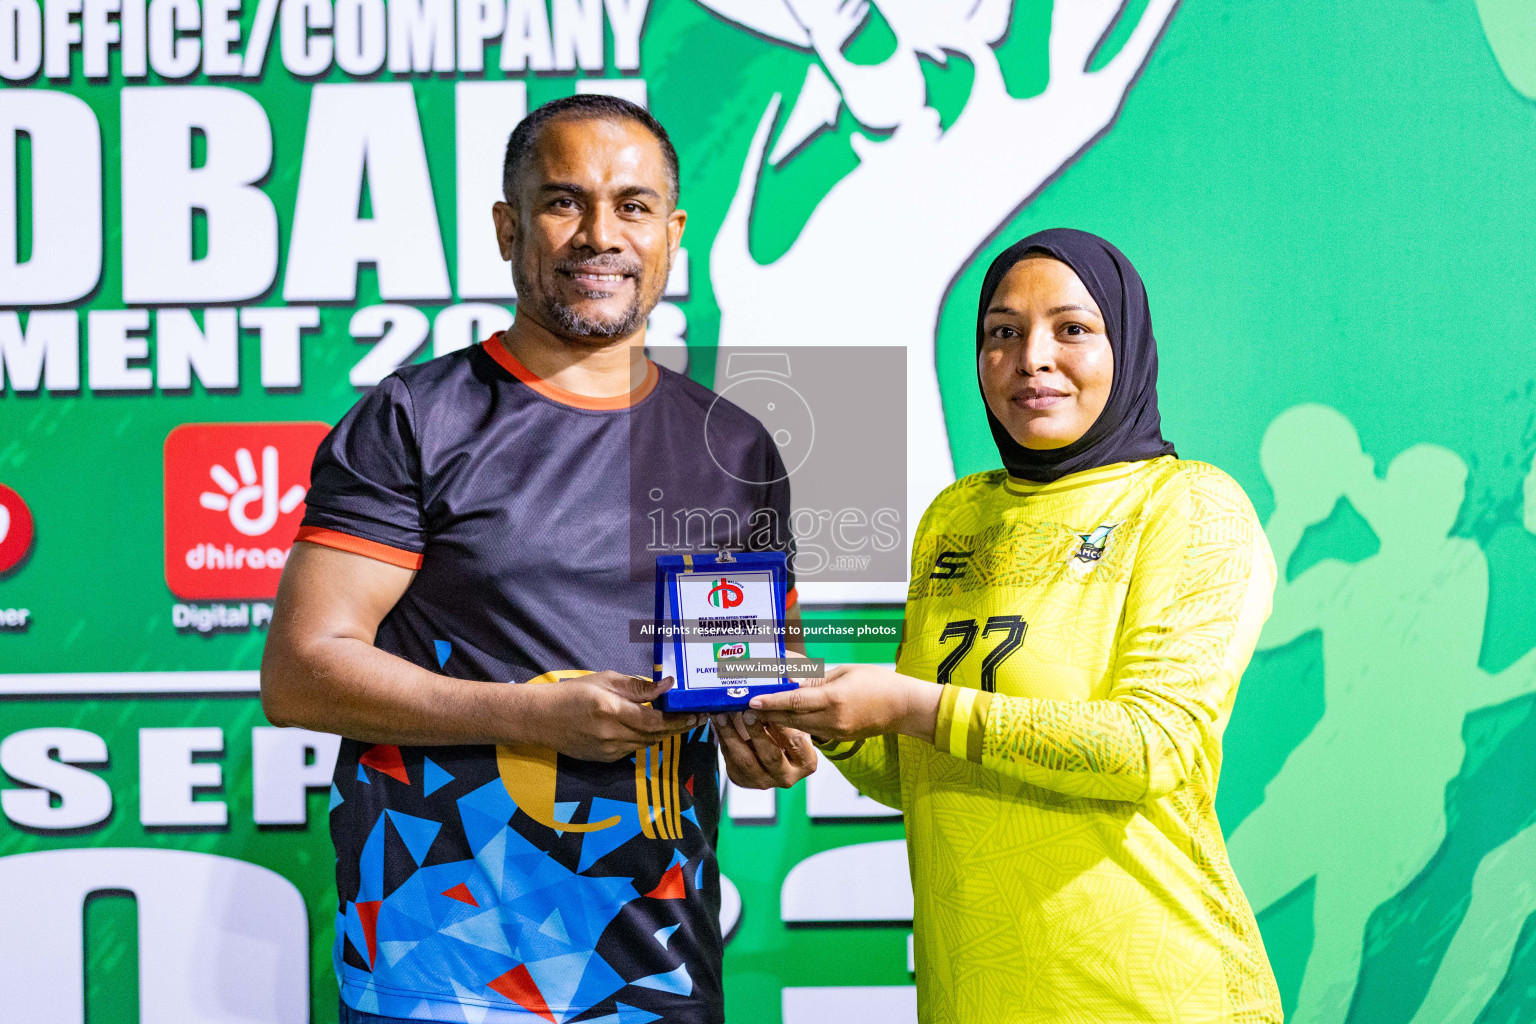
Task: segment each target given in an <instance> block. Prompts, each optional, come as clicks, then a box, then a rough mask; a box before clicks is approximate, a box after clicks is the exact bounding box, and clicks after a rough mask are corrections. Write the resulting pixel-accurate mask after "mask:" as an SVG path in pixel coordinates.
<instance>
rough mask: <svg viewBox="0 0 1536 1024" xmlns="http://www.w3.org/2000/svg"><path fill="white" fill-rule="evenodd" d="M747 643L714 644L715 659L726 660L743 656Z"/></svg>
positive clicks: (745, 654) (745, 652)
mask: <svg viewBox="0 0 1536 1024" xmlns="http://www.w3.org/2000/svg"><path fill="white" fill-rule="evenodd" d="M746 656H747V645H746V644H744V643H739V642H738V643H734V644H715V660H716V661H726V660H729V659H732V658H745V657H746Z"/></svg>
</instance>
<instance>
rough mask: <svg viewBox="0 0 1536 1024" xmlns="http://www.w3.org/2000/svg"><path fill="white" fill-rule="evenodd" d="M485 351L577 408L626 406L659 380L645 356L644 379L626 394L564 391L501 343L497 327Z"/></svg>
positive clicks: (520, 376) (510, 370) (523, 378)
mask: <svg viewBox="0 0 1536 1024" xmlns="http://www.w3.org/2000/svg"><path fill="white" fill-rule="evenodd" d="M482 347H483V348H484V349H485V354H486V355H488V356H490V357H491V358H492V359H494V360H496V364H497V365H498V366H500V367H501V368H502V369H503V370H506V371H507V372H508V373H510V374H511V375H512V376H514V377H516V378H517V379H518V380H520V381H522V382H523V383H524V384H526V385H528V386H529V387H530V388H532V389H533V390H535V391H537V392H538V393H539V394H541V395H543V396H544V397H545V398H547V399H549V400H550V401H551V402H559V403H560V404H561V405H569V406H572V407H573V408H577V409H595V410H597V411H599V412H606V411H611V410H613V409H628V408H629V407H630V406H632V405H635V404H637V403H639V402H640V400H641V399H643V398H645V396H646V395H649V394H650V393H651V392H652V391H654V390H656V382H657V381H659V380H661V371H659V370H657V369H656V364H655V363H653V362H651V361H650V360H649V359H647V360H646V361H645V380H643V381H641V382H640V386H639V387H637V388H635V390H633V391H631V392H629V393H628V394H627V395H614V396H613V397H612V398H594V397H593V396H591V395H578V394H577V393H576V392H574V391H567V390H565V389H564V388H562V387H556V386H555V385H553V384H551V383H550V382H549V381H547V380H545V379H544V378H543V377H540V376H539V375H538V374H536V373H534V372H533V371H532V370H530V369H528V367H526V366H524V365H523V364H522V362H520V361H519V360H518V358H517V357H516V356H514V355H513V354H512V353H511V352H509V351H507V346H506V345H505V344H503V343H502V340H501V332H500V331H498V332H496V333H495V334H493V335H491V336H490V337H489V338H488V339H486V342H485V344H484V345H483V346H482Z"/></svg>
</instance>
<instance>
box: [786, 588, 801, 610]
mask: <svg viewBox="0 0 1536 1024" xmlns="http://www.w3.org/2000/svg"><path fill="white" fill-rule="evenodd" d="M799 603H800V593H799V591H798V590H796V589H795V588H794V587H790V588H789V593H787V594H785V595H784V610H785V611H789V610H790V609H791V608H793V607H794V606H795V605H797V604H799Z"/></svg>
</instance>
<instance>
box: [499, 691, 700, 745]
mask: <svg viewBox="0 0 1536 1024" xmlns="http://www.w3.org/2000/svg"><path fill="white" fill-rule="evenodd" d="M671 688H672V680H671V678H670V677H669V678H667V679H663V680H662V681H661V682H659V683H657V682H653V681H651V680H649V679H645V678H642V677H640V676H630V675H625V674H624V673H622V672H593V673H591V674H590V675H584V676H577V677H575V678H574V679H564V680H560V681H559V682H555V683H548V684H544V685H540V686H536V687H533V691H534V692H535V693H537V694H538V697H539V700H538V704H537V708H536V710H535V711H534V716H535V719H536V720H537V722H538V725H539V732H540V735H541V736H543V737H547V738H546V739H541V740H540V741H539V742H541V743H542V744H543V745H544V746H548V747H553V748H554V749H555V750H558V751H559V752H560V753H562V754H564V755H566V756H567V757H575V758H580V759H581V760H583V761H617V760H619V759H620V758H622V757H627V756H628V755H630V754H632V753H634V752H635V751H636V750H639V749H640V748H641V747H646V746H650V745H651V744H652V743H659V742H660V741H662V740H664V739H666V738H667V737H668V736H672V735H674V734H676V733H680V732H683V731H685V730H688V729H692V728H695V727H696V726H699V725H703V724H704V716H703V715H667V714H663V713H662V712H660V711H657V710H656V709H655V708H653V707H648V706H646V705H647V703H648V702H649V701H652V700H655V699H656V698H657V697H659V696H661V695H662V694H663V693H665V692H666V691H667V690H670V689H671ZM530 696H532V695H531V694H530Z"/></svg>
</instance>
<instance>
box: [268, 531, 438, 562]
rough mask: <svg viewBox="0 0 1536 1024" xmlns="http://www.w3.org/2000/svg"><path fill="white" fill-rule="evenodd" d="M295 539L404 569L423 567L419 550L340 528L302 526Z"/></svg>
mask: <svg viewBox="0 0 1536 1024" xmlns="http://www.w3.org/2000/svg"><path fill="white" fill-rule="evenodd" d="M294 540H296V541H297V540H303V541H308V542H309V543H311V544H319V545H321V546H323V547H328V548H335V549H336V550H338V551H350V552H351V553H352V554H354V555H363V556H364V557H366V558H372V559H374V560H375V561H379V562H388V563H389V564H390V565H398V566H399V567H400V568H402V569H413V570H414V569H420V568H421V555H420V553H418V552H415V551H405V550H403V549H401V548H392V547H390V546H389V545H388V544H380V543H379V542H378V541H376V540H364V539H363V538H362V537H354V536H352V535H351V534H350V533H342V532H341V531H340V530H327V529H325V528H324V527H322V526H301V527H299V535H298V536H297V537H295V538H294Z"/></svg>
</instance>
